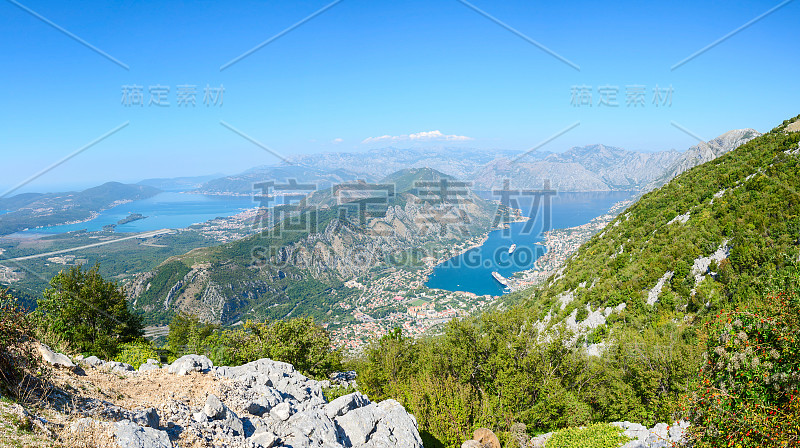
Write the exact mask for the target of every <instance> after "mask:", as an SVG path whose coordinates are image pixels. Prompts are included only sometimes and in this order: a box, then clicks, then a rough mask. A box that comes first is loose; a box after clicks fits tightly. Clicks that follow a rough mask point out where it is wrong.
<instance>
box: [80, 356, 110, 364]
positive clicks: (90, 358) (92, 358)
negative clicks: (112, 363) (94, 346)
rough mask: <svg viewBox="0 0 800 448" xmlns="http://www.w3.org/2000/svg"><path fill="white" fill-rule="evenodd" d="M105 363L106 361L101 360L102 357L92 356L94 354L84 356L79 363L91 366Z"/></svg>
mask: <svg viewBox="0 0 800 448" xmlns="http://www.w3.org/2000/svg"><path fill="white" fill-rule="evenodd" d="M105 363H106V362H105V361H103V360H102V359H100V358H98V357H97V356H94V355H92V356H88V357H86V358H84V359H83V360H81V364H86V365H88V366H92V367H100V366H102V365H103V364H105Z"/></svg>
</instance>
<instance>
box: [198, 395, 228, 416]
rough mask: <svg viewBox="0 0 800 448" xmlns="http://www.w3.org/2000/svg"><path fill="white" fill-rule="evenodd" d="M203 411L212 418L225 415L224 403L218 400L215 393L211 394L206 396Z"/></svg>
mask: <svg viewBox="0 0 800 448" xmlns="http://www.w3.org/2000/svg"><path fill="white" fill-rule="evenodd" d="M203 412H204V413H205V414H206V415H207V416H208V417H209V418H210V419H212V420H216V419H220V418H223V417H225V405H223V404H222V402H221V401H219V398H217V396H216V395H214V394H211V395H209V396H208V398H206V405H205V407H203Z"/></svg>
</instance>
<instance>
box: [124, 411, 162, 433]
mask: <svg viewBox="0 0 800 448" xmlns="http://www.w3.org/2000/svg"><path fill="white" fill-rule="evenodd" d="M131 421H132V422H134V423H136V424H137V425H139V426H149V427H150V428H158V427H159V423H160V419H159V417H158V411H157V410H156V408H147V409H145V410H142V411H138V412H135V413H134V414H133V416H132V418H131Z"/></svg>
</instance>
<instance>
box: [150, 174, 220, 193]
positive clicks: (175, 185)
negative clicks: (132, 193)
mask: <svg viewBox="0 0 800 448" xmlns="http://www.w3.org/2000/svg"><path fill="white" fill-rule="evenodd" d="M223 176H224V174H210V175H205V176H190V177H172V178H155V179H145V180H143V181H141V182H137V183H136V185H145V186H148V187H154V188H158V189H159V190H163V191H186V190H193V189H195V188H199V187H200V186H202V185H203V184H204V183H206V182H208V181H210V180H214V179H218V178H220V177H223Z"/></svg>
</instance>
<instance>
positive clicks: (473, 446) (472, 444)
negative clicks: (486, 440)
mask: <svg viewBox="0 0 800 448" xmlns="http://www.w3.org/2000/svg"><path fill="white" fill-rule="evenodd" d="M461 448H483V445H481V443H480V442H478V441H477V440H473V439H470V440H467V441H466V442H464V443H462V444H461Z"/></svg>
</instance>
